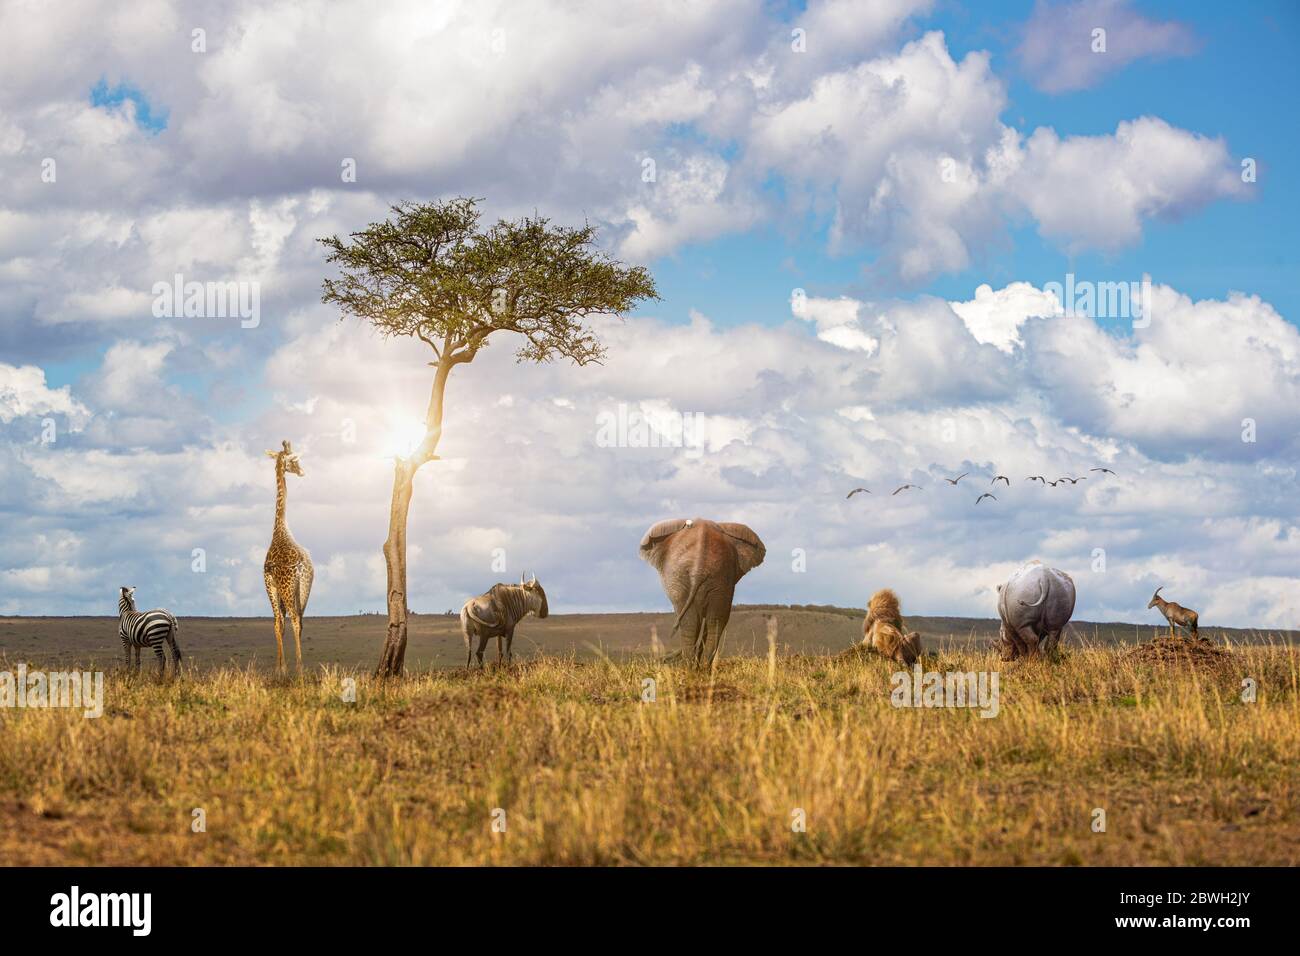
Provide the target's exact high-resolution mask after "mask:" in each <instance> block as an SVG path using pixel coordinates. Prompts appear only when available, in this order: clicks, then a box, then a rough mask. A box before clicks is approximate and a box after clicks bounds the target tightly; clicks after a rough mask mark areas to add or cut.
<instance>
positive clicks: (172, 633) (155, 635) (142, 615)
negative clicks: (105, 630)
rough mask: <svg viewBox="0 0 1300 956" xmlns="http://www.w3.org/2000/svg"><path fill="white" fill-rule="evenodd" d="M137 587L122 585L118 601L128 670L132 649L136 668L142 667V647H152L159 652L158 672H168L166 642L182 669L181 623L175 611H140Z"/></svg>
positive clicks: (118, 626) (118, 612)
mask: <svg viewBox="0 0 1300 956" xmlns="http://www.w3.org/2000/svg"><path fill="white" fill-rule="evenodd" d="M134 594H135V588H122V596H121V597H119V598H118V601H117V636H118V637H120V638H121V639H122V656H123V658H124V659H125V663H126V668H127V670H131V649H132V648H135V670H137V671H138V670H139V669H140V648H142V647H152V648H153V652H154V653H155V654H157V655H158V675H159V676H160V677H161V676H162V675H163V674H165V673H166V672H167V660H166V658H165V657H164V656H163V642H164V641H165V642H166V643H167V646H168V647H170V648H171V651H172V662H173V665H174V669H175V670H176V671H180V667H181V647H180V645H179V644H177V643H176V633H177V631H178V630H179V629H180V625H179V624H178V623H177V622H176V616H175V615H174V614H172V612H171V611H164V610H161V609H157V610H153V611H137V610H136V609H135V597H134Z"/></svg>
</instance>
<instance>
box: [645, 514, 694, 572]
mask: <svg viewBox="0 0 1300 956" xmlns="http://www.w3.org/2000/svg"><path fill="white" fill-rule="evenodd" d="M686 525H687V520H686V519H685V518H668V519H667V520H665V521H660V522H659V523H658V524H655V525H652V526H651V528H650V530H649V531H647V532H646V533H645V537H643V538H642V539H641V547H640V554H641V560H642V561H646V562H648V563H650V564H653V565H655V567H658V566H659V565H658V562H656V560H655V549H656V548H658V547H659V545H661V544H663V542H664V541H665V540H666V539H667V538H670V537H672V536H673V535H675V534H676V533H677V532H678V531H681V530H682V529H683V528H685V527H686Z"/></svg>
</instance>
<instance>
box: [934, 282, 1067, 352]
mask: <svg viewBox="0 0 1300 956" xmlns="http://www.w3.org/2000/svg"><path fill="white" fill-rule="evenodd" d="M948 304H949V305H950V306H952V310H953V311H954V312H956V313H957V314H958V315H959V316H961V320H962V321H963V322H965V323H966V328H968V329H969V330H970V334H971V335H973V336H974V337H975V341H977V342H982V343H985V344H987V345H993V346H996V347H997V348H998V349H1000V350H1001V351H1003V352H1011V351H1012V349H1013V347H1014V346H1016V345H1020V344H1021V342H1020V326H1021V325H1023V324H1024V322H1025V320H1026V319H1029V318H1042V317H1045V316H1055V315H1060V314H1061V312H1062V308H1061V303H1060V302H1059V301H1057V299H1056V297H1055V296H1053V295H1052V294H1051V293H1050V292H1042V291H1040V290H1038V289H1035V288H1034V287H1033V286H1032V285H1030V284H1029V283H1028V282H1013V283H1011V284H1010V285H1008V286H1006V287H1005V288H1002V289H998V290H997V291H996V292H995V291H993V289H992V287H990V286H988V285H981V286H980V287H979V288H977V289H976V290H975V298H973V299H971V300H970V301H969V302H949V303H948Z"/></svg>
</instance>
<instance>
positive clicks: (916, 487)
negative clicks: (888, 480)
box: [890, 485, 921, 498]
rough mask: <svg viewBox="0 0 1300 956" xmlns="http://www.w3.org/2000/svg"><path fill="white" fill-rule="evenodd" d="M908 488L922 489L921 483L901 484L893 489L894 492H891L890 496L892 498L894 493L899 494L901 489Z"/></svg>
mask: <svg viewBox="0 0 1300 956" xmlns="http://www.w3.org/2000/svg"><path fill="white" fill-rule="evenodd" d="M908 488H915V489H917V490H918V491H920V490H921V486H920V485H900V486H899V487H897V488H895V489H894V490H893V492H892V493H891V494H890V497H891V498H892V497H893V496H894V495H896V494H898V493H899V492H900V491H906V490H907V489H908Z"/></svg>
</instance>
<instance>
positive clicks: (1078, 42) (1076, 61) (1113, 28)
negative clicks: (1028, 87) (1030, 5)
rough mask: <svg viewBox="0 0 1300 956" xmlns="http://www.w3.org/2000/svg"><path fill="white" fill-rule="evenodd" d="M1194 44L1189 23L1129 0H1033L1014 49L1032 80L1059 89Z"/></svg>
mask: <svg viewBox="0 0 1300 956" xmlns="http://www.w3.org/2000/svg"><path fill="white" fill-rule="evenodd" d="M1097 30H1103V31H1105V32H1104V35H1098V34H1096V32H1095V31H1097ZM1196 46H1197V42H1196V38H1195V36H1194V35H1193V33H1192V31H1191V29H1190V28H1189V27H1187V26H1185V25H1184V24H1181V23H1178V22H1177V21H1174V20H1151V19H1149V18H1147V17H1144V16H1142V15H1141V14H1140V13H1138V12H1136V11H1135V10H1133V9H1132V6H1131V4H1130V3H1129V2H1128V0H1075V2H1069V3H1056V4H1053V3H1046V2H1044V0H1037V2H1036V3H1035V5H1034V13H1033V16H1032V17H1030V18H1029V21H1028V22H1027V23H1026V24H1025V26H1024V30H1023V33H1022V36H1021V41H1020V47H1019V49H1018V50H1017V51H1016V52H1017V54H1018V56H1019V57H1020V63H1021V66H1022V68H1023V69H1024V70H1025V72H1026V73H1027V74H1028V75H1029V77H1030V79H1031V80H1033V82H1034V85H1036V86H1037V87H1038V88H1039V89H1040V90H1045V91H1046V92H1048V93H1064V92H1067V91H1070V90H1082V89H1086V88H1087V87H1090V86H1095V85H1096V84H1097V83H1099V82H1100V81H1101V80H1102V79H1103V78H1104V77H1105V76H1106V75H1107V74H1109V73H1113V72H1115V71H1117V70H1121V69H1123V68H1124V67H1125V66H1127V65H1128V64H1129V63H1132V62H1133V61H1134V60H1137V59H1142V58H1144V57H1153V58H1164V57H1171V56H1186V55H1187V54H1189V53H1192V52H1194V51H1195V49H1196Z"/></svg>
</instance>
